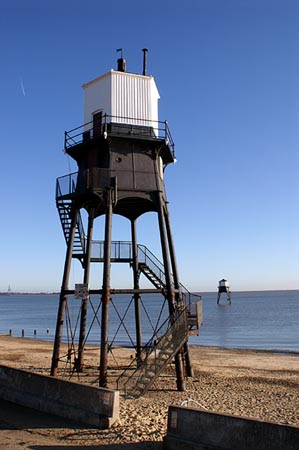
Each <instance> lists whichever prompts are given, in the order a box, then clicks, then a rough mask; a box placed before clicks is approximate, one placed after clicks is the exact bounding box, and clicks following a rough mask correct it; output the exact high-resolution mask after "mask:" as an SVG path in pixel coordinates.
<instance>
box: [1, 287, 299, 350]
mask: <svg viewBox="0 0 299 450" xmlns="http://www.w3.org/2000/svg"><path fill="white" fill-rule="evenodd" d="M216 296H217V294H216V292H215V293H203V294H202V298H203V316H204V322H203V325H202V327H201V331H200V335H199V336H192V337H191V338H190V343H191V344H193V345H204V346H220V347H225V348H247V349H264V350H277V351H295V352H299V326H298V324H299V291H261V292H233V293H232V304H231V305H228V304H225V301H224V296H223V304H222V305H219V306H217V304H216ZM113 298H114V303H113V304H111V306H110V325H109V330H110V340H114V343H115V344H121V345H130V344H131V342H130V339H129V337H128V334H127V331H129V334H131V335H134V333H133V330H134V310H133V304H131V305H130V297H129V296H114V297H113ZM58 299H59V296H58V295H13V294H11V295H9V296H0V334H1V333H8V332H9V330H10V329H11V330H12V334H13V336H21V334H22V329H23V330H24V332H25V337H30V338H33V337H34V336H35V335H34V330H36V337H37V338H38V339H43V340H52V339H53V338H54V333H55V326H56V315H57V308H58ZM78 302H79V301H78V300H75V299H73V300H71V301H70V302H69V316H70V317H71V320H72V323H73V324H75V323H76V319H77V310H78V305H79V303H78ZM114 304H115V305H117V310H118V312H119V313H120V314H121V316H122V317H123V315H124V314H125V313H126V311H127V313H126V314H125V319H124V322H123V324H120V321H119V318H118V316H117V313H116V312H115V309H114V306H113V305H114ZM144 305H145V308H146V310H147V312H146V311H145V310H144V308H143V307H142V324H143V325H142V327H143V337H144V340H145V341H147V340H148V339H149V338H150V336H151V334H152V331H151V325H150V322H149V320H148V316H147V313H148V315H149V317H150V319H151V320H152V322H153V323H155V322H156V319H157V317H158V315H159V312H160V309H161V298H160V296H156V295H151V296H145V297H144ZM92 307H93V308H94V310H96V309H97V308H98V307H99V301H98V300H97V299H96V298H94V299H92ZM165 314H166V308H165ZM165 314H164V313H163V314H162V317H161V319H160V322H162V321H163V317H165ZM93 318H94V315H93V314H92V308H90V309H89V320H88V329H89V337H88V341H89V343H91V344H95V343H98V342H99V340H100V325H99V322H98V320H93ZM90 326H91V328H90ZM75 328H76V327H75V326H73V330H74V329H75ZM77 330H78V326H77ZM116 332H117V333H116ZM115 333H116V335H115ZM77 334H78V333H77V332H76V335H77ZM63 339H64V340H65V339H66V332H65V331H64V338H63ZM133 340H134V338H133Z"/></svg>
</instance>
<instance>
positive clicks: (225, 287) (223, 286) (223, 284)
mask: <svg viewBox="0 0 299 450" xmlns="http://www.w3.org/2000/svg"><path fill="white" fill-rule="evenodd" d="M223 292H225V293H226V298H227V302H228V303H231V298H230V290H229V282H228V281H227V280H225V279H224V278H222V280H220V281H219V284H218V296H217V305H219V302H220V297H221V294H222V293H223Z"/></svg>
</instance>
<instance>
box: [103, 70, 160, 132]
mask: <svg viewBox="0 0 299 450" xmlns="http://www.w3.org/2000/svg"><path fill="white" fill-rule="evenodd" d="M111 98H112V108H111V111H112V116H117V117H118V118H117V119H114V118H113V119H112V120H113V122H116V121H117V122H122V123H133V124H138V125H148V126H149V125H150V124H151V123H150V122H151V121H157V120H158V99H159V93H158V90H157V87H156V84H155V81H154V79H153V78H152V77H145V76H142V75H135V74H131V73H124V72H112V83H111ZM120 117H125V118H126V119H121V118H120ZM148 121H150V122H148Z"/></svg>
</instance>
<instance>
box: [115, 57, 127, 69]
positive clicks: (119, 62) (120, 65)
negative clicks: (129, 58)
mask: <svg viewBox="0 0 299 450" xmlns="http://www.w3.org/2000/svg"><path fill="white" fill-rule="evenodd" d="M117 70H118V71H119V72H126V71H127V69H126V60H125V59H124V58H119V59H118V60H117Z"/></svg>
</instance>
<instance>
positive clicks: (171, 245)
mask: <svg viewBox="0 0 299 450" xmlns="http://www.w3.org/2000/svg"><path fill="white" fill-rule="evenodd" d="M165 224H166V230H167V237H168V243H169V253H170V259H171V264H172V273H173V280H174V286H175V288H176V289H177V290H178V292H179V293H178V295H177V298H176V300H177V303H178V305H179V304H180V303H182V304H183V297H182V291H181V285H180V282H179V275H178V269H177V262H176V256H175V250H174V243H173V238H172V232H171V226H170V218H169V211H168V208H167V205H165ZM186 306H187V305H186V304H184V307H186ZM181 350H182V353H183V354H184V358H183V361H185V368H186V375H187V377H192V376H194V372H193V368H192V363H191V357H190V352H189V346H188V343H187V342H186V343H185V344H184V346H183V349H181Z"/></svg>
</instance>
